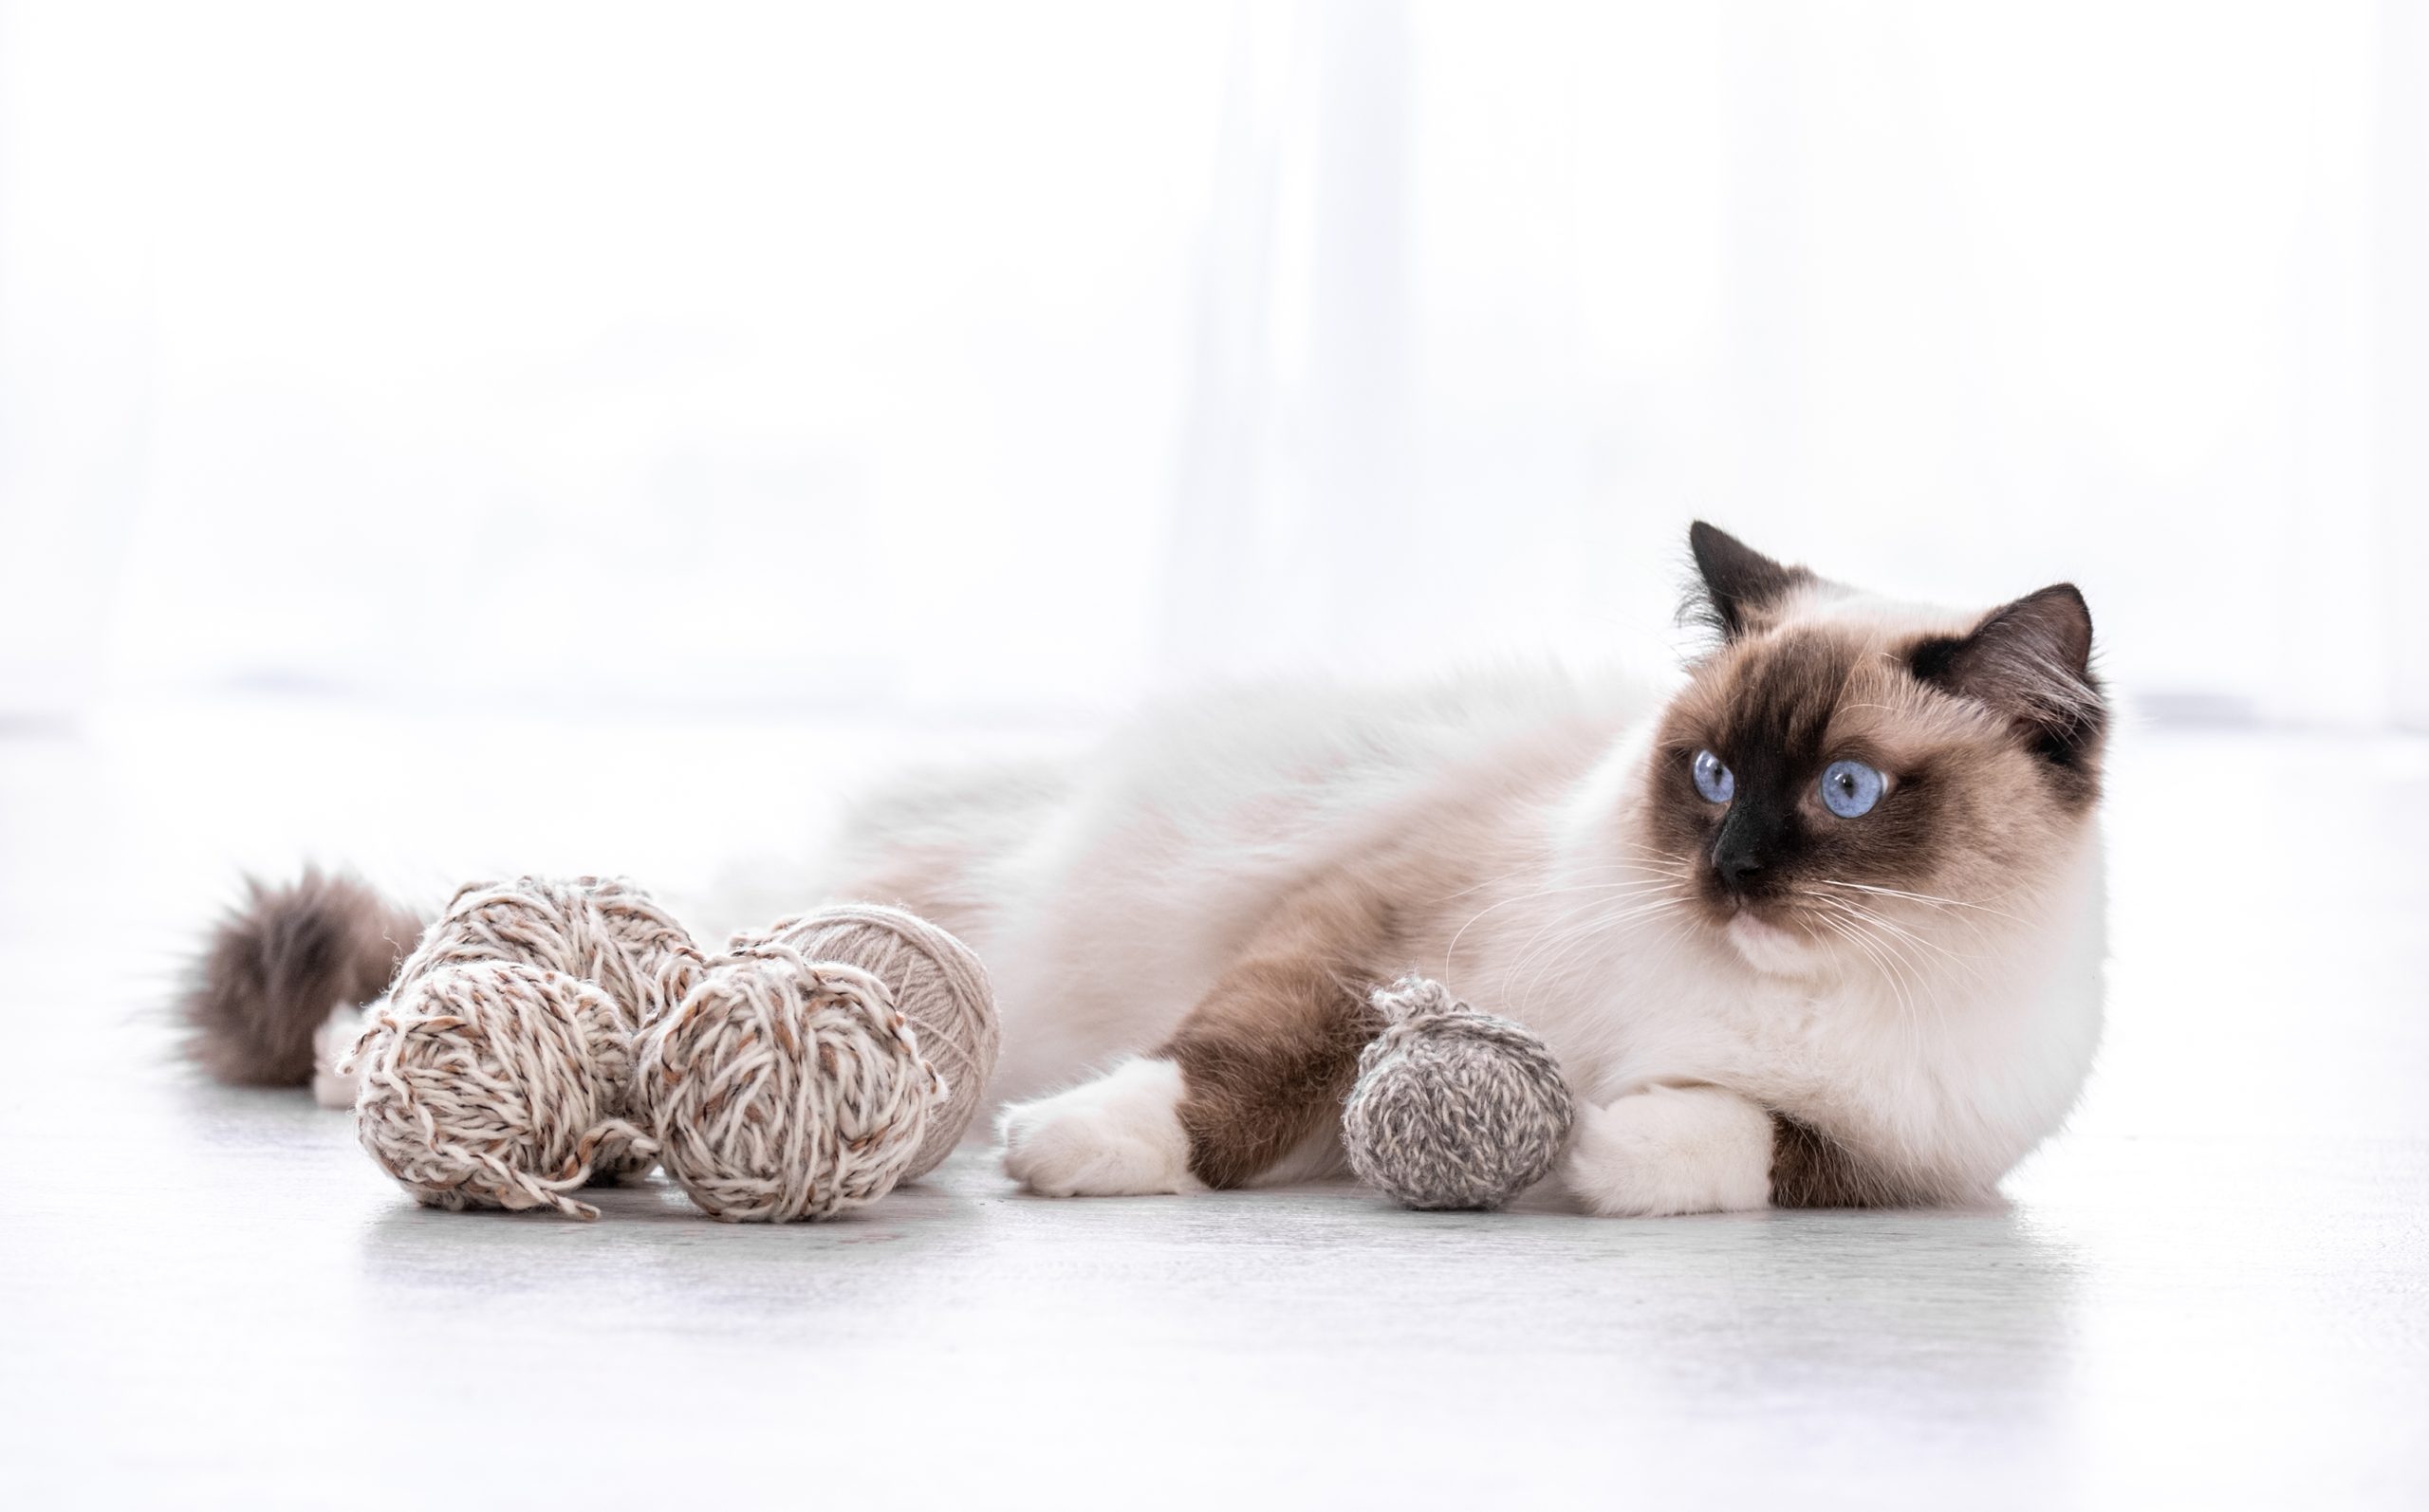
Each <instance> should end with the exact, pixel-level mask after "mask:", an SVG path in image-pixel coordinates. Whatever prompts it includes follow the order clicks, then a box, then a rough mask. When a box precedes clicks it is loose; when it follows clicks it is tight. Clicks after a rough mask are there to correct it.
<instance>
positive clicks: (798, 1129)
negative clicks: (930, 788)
mask: <svg viewBox="0 0 2429 1512" xmlns="http://www.w3.org/2000/svg"><path fill="white" fill-rule="evenodd" d="M636 1081H637V1085H638V1089H639V1094H640V1107H641V1109H642V1110H643V1113H644V1115H645V1117H646V1121H647V1123H648V1125H649V1127H651V1128H653V1129H655V1130H657V1131H658V1135H659V1148H658V1164H659V1165H660V1166H661V1167H662V1168H663V1169H664V1170H665V1171H666V1173H667V1174H668V1175H670V1176H672V1177H674V1178H675V1180H676V1181H677V1182H679V1183H680V1184H681V1185H682V1187H683V1189H684V1190H685V1191H687V1192H690V1193H691V1194H692V1200H693V1201H694V1202H696V1203H698V1204H699V1205H700V1207H701V1208H704V1209H705V1210H706V1211H707V1212H708V1213H709V1214H710V1215H711V1216H712V1217H715V1218H719V1219H723V1220H725V1221H726V1222H728V1223H753V1222H756V1223H788V1222H790V1221H792V1220H794V1219H797V1218H810V1219H818V1218H830V1217H833V1216H834V1215H835V1214H837V1213H839V1212H842V1211H844V1209H846V1208H855V1207H858V1206H860V1205H861V1204H862V1203H867V1202H874V1201H875V1200H876V1199H878V1198H880V1197H882V1196H884V1195H885V1194H886V1192H888V1191H890V1190H892V1189H893V1188H894V1185H895V1183H896V1182H898V1181H900V1180H901V1179H902V1177H903V1174H904V1172H906V1171H909V1170H910V1168H911V1164H912V1162H913V1161H914V1160H915V1159H917V1158H918V1155H919V1153H920V1152H921V1150H922V1149H923V1148H924V1145H925V1141H926V1138H927V1134H928V1122H929V1119H930V1118H931V1117H932V1116H934V1115H935V1112H936V1109H937V1108H938V1107H939V1106H941V1105H942V1104H943V1103H944V1101H945V1098H946V1091H945V1083H944V1079H943V1078H942V1077H940V1076H938V1075H937V1074H936V1069H935V1068H934V1067H933V1066H931V1065H929V1064H928V1062H927V1061H926V1060H922V1059H920V1055H919V1046H918V1040H917V1039H916V1038H915V1036H914V1033H913V1031H912V1028H911V1025H910V1023H909V1022H908V1021H906V1020H905V1019H904V1018H903V1016H902V1014H901V1013H900V1012H899V1011H898V1010H897V1009H896V1008H895V1006H894V1002H893V998H892V996H891V994H890V993H889V992H888V991H887V989H886V985H885V984H884V983H883V982H881V981H880V980H879V979H878V978H877V977H875V976H873V975H871V974H870V973H868V972H867V971H864V970H862V969H861V968H858V967H854V966H846V965H844V964H842V963H840V962H834V961H819V960H813V959H811V958H810V957H808V956H807V955H805V954H803V953H802V952H801V951H800V950H797V949H795V948H794V947H792V946H790V945H788V944H786V943H784V942H782V941H779V940H745V941H744V942H743V943H741V944H739V945H738V946H737V947H736V948H735V949H734V950H732V952H731V953H729V954H727V955H724V956H721V957H719V958H717V959H716V960H714V961H712V962H711V963H710V964H709V968H708V970H707V972H706V974H705V975H704V976H703V977H702V978H701V980H700V983H699V985H698V986H695V987H694V988H693V989H692V992H691V994H690V995H689V996H687V997H686V998H685V999H684V1000H683V1002H682V1005H680V1006H678V1007H677V1008H676V1009H675V1010H674V1011H673V1012H672V1013H669V1014H667V1015H666V1016H665V1017H664V1018H662V1019H659V1020H658V1022H657V1023H654V1024H652V1025H650V1026H649V1027H648V1028H646V1029H644V1030H642V1031H641V1035H640V1044H639V1064H638V1067H637V1072H636Z"/></svg>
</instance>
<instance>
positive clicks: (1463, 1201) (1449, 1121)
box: [1341, 976, 1576, 1208]
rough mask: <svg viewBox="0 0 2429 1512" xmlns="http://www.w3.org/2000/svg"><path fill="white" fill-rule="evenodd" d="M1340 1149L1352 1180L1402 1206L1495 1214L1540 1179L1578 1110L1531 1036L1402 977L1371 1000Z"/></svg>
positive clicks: (1440, 989)
mask: <svg viewBox="0 0 2429 1512" xmlns="http://www.w3.org/2000/svg"><path fill="white" fill-rule="evenodd" d="M1372 1001H1373V1003H1374V1005H1375V1007H1376V1009H1377V1011H1379V1012H1381V1014H1382V1015H1383V1017H1384V1019H1385V1021H1386V1023H1385V1027H1384V1029H1383V1032H1382V1033H1381V1034H1380V1035H1378V1036H1377V1037H1376V1038H1375V1040H1374V1041H1373V1042H1371V1043H1369V1044H1368V1045H1367V1046H1366V1048H1365V1049H1364V1050H1363V1052H1361V1053H1360V1055H1359V1057H1358V1084H1357V1085H1356V1086H1355V1087H1353V1088H1351V1090H1350V1094H1349V1099H1348V1101H1347V1102H1346V1103H1345V1104H1344V1107H1343V1109H1342V1118H1341V1133H1342V1143H1343V1145H1344V1148H1345V1149H1346V1151H1347V1152H1348V1154H1349V1164H1350V1169H1351V1170H1353V1171H1356V1172H1357V1173H1358V1177H1359V1179H1360V1180H1361V1181H1363V1182H1365V1183H1366V1184H1367V1185H1369V1186H1371V1187H1375V1188H1378V1189H1381V1190H1382V1191H1385V1192H1387V1193H1389V1194H1390V1195H1391V1196H1393V1197H1395V1198H1397V1199H1398V1200H1399V1201H1400V1202H1401V1203H1403V1204H1405V1205H1407V1206H1408V1207H1411V1208H1498V1207H1500V1206H1501V1205H1502V1204H1503V1203H1505V1202H1507V1201H1509V1200H1510V1199H1511V1197H1513V1196H1515V1195H1516V1194H1517V1193H1519V1192H1520V1191H1523V1190H1525V1189H1527V1188H1529V1187H1531V1186H1533V1185H1534V1184H1535V1183H1536V1182H1538V1181H1541V1180H1542V1179H1543V1178H1544V1177H1545V1176H1547V1175H1548V1174H1550V1172H1551V1169H1552V1166H1553V1164H1554V1163H1555V1162H1556V1161H1558V1160H1559V1158H1560V1153H1561V1151H1562V1149H1563V1148H1564V1147H1565V1146H1566V1145H1567V1141H1568V1133H1569V1128H1570V1125H1571V1124H1572V1123H1573V1122H1574V1121H1575V1118H1576V1107H1575V1103H1574V1101H1573V1099H1572V1098H1571V1097H1570V1095H1569V1090H1568V1083H1567V1080H1566V1079H1563V1078H1562V1076H1561V1070H1560V1063H1559V1061H1557V1060H1554V1059H1553V1058H1552V1054H1551V1051H1550V1049H1549V1048H1548V1047H1547V1046H1546V1045H1545V1043H1544V1042H1543V1041H1542V1040H1541V1039H1540V1038H1539V1037H1537V1036H1536V1034H1535V1033H1534V1031H1532V1030H1531V1029H1529V1028H1527V1027H1526V1026H1525V1025H1524V1024H1520V1023H1513V1022H1511V1020H1509V1019H1504V1018H1500V1017H1498V1016H1496V1015H1493V1014H1490V1013H1480V1012H1478V1011H1477V1010H1476V1009H1474V1008H1472V1007H1470V1006H1468V1005H1466V1004H1465V1003H1462V1002H1459V1001H1458V1000H1457V999H1456V998H1454V997H1453V996H1452V995H1451V993H1450V991H1449V989H1448V988H1446V987H1444V986H1442V984H1440V983H1439V982H1434V981H1429V980H1427V979H1426V978H1423V977H1418V976H1406V977H1402V978H1400V980H1399V981H1398V982H1395V983H1393V984H1392V985H1391V986H1387V987H1382V988H1380V989H1378V990H1377V991H1376V992H1375V994H1374V996H1373V999H1372Z"/></svg>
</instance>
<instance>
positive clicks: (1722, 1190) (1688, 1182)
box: [1565, 1086, 1771, 1218]
mask: <svg viewBox="0 0 2429 1512" xmlns="http://www.w3.org/2000/svg"><path fill="white" fill-rule="evenodd" d="M1565 1179H1566V1181H1567V1186H1568V1189H1569V1191H1570V1193H1571V1194H1572V1195H1573V1196H1575V1197H1576V1198H1577V1200H1578V1201H1579V1202H1580V1203H1581V1204H1583V1205H1584V1206H1585V1208H1586V1209H1587V1210H1588V1211H1591V1212H1596V1213H1600V1214H1602V1215H1604V1217H1609V1218H1659V1217H1665V1216H1668V1215H1671V1214H1675V1213H1700V1212H1742V1211H1746V1210H1749V1209H1752V1208H1766V1207H1769V1206H1770V1205H1771V1115H1770V1114H1768V1113H1766V1112H1764V1111H1763V1110H1762V1109H1760V1108H1757V1107H1756V1106H1754V1105H1753V1104H1752V1103H1751V1102H1749V1101H1747V1100H1746V1099H1745V1098H1743V1097H1739V1096H1737V1095H1736V1094H1735V1093H1734V1092H1728V1091H1724V1090H1723V1089H1721V1088H1719V1087H1669V1086H1655V1087H1648V1088H1646V1089H1645V1090H1643V1091H1642V1092H1632V1093H1630V1094H1628V1095H1627V1096H1626V1097H1621V1098H1618V1099H1617V1100H1615V1101H1613V1102H1612V1103H1611V1104H1610V1105H1609V1106H1607V1107H1602V1108H1597V1107H1594V1106H1591V1105H1590V1104H1589V1105H1587V1106H1585V1107H1583V1108H1581V1109H1579V1110H1578V1125H1577V1133H1576V1135H1575V1136H1574V1138H1573V1139H1572V1141H1571V1143H1570V1145H1569V1152H1568V1163H1567V1170H1566V1172H1565Z"/></svg>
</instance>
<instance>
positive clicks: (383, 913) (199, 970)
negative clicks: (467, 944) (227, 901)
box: [177, 867, 425, 1087]
mask: <svg viewBox="0 0 2429 1512" xmlns="http://www.w3.org/2000/svg"><path fill="white" fill-rule="evenodd" d="M424 923H425V921H424V920H423V919H422V918H420V917H419V916H418V915H417V914H415V913H413V912H412V911H410V910H408V909H404V908H400V907H399V906H398V905H397V904H395V903H392V902H390V901H389V900H387V899H386V898H383V897H381V896H380V894H378V893H376V892H374V891H373V890H372V889H371V888H370V887H368V886H366V885H364V884H363V883H362V882H361V881H358V880H356V879H355V878H353V877H350V876H327V875H324V874H323V873H322V872H320V871H318V870H316V869H312V868H308V867H307V868H306V870H305V872H304V875H303V876H301V877H299V878H297V879H296V880H295V881H294V882H293V883H292V884H290V885H288V886H286V887H269V886H265V885H264V884H263V883H261V882H260V881H258V880H255V879H253V878H250V877H248V878H246V881H245V897H244V900H243V901H242V902H240V903H238V904H237V905H236V907H235V908H234V909H232V910H231V911H230V913H229V914H228V916H227V917H226V918H224V919H222V920H221V921H220V923H219V925H218V927H217V928H216V929H215V930H213V931H212V935H211V939H210V940H209V942H208V943H207V944H206V945H205V946H204V948H203V950H202V952H201V954H200V955H198V956H197V957H196V958H195V962H194V965H193V967H192V968H190V970H189V973H188V978H187V985H186V990H185V993H184V995H183V996H182V997H181V998H180V999H179V1000H178V1004H177V1010H178V1013H179V1014H180V1016H182V1017H183V1018H184V1020H185V1023H186V1027H187V1030H188V1034H187V1051H188V1053H189V1054H191V1055H192V1056H193V1057H194V1059H195V1060H196V1061H198V1062H199V1063H200V1064H201V1065H202V1068H203V1069H204V1070H206V1071H208V1072H210V1073H211V1074H212V1075H213V1077H216V1078H217V1079H220V1080H222V1081H230V1082H235V1083H237V1084H239V1085H246V1086H273V1087H300V1086H303V1085H305V1084H306V1083H307V1082H309V1081H310V1080H311V1079H312V1033H313V1031H314V1030H316V1029H318V1028H319V1027H320V1026H321V1024H322V1023H324V1021H325V1020H326V1019H327V1018H328V1016H329V1010H330V1009H331V1008H333V1007H335V1006H336V1005H338V1004H339V1003H341V1002H345V1003H352V1004H358V1005H360V1004H364V1003H368V1002H370V1001H371V1000H372V999H374V998H376V997H378V996H379V995H380V993H381V992H382V991H384V990H386V988H387V986H388V979H389V978H390V977H391V976H393V975H395V974H396V970H397V965H398V963H399V961H401V960H403V959H404V957H405V955H406V954H407V953H408V952H410V951H411V950H413V948H414V942H415V941H416V940H418V939H419V938H420V937H421V931H422V929H423V927H424Z"/></svg>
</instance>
